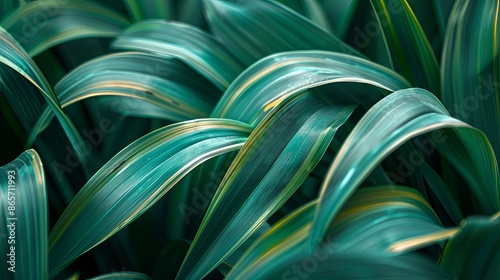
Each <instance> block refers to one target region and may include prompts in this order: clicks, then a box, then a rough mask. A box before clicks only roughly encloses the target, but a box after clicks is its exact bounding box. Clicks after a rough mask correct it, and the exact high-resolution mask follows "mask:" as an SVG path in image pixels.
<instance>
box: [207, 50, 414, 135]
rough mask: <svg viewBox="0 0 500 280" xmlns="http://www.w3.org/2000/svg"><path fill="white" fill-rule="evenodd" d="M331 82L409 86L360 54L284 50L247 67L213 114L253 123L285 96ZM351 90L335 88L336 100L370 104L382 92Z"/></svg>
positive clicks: (390, 86)
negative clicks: (345, 90) (342, 92)
mask: <svg viewBox="0 0 500 280" xmlns="http://www.w3.org/2000/svg"><path fill="white" fill-rule="evenodd" d="M331 83H360V84H368V85H373V86H375V87H378V88H380V89H383V90H387V91H394V90H398V89H403V88H406V87H408V86H409V84H408V83H407V82H406V81H405V80H404V79H403V78H402V77H400V76H399V75H397V74H396V73H394V72H393V71H391V70H389V69H387V68H385V67H382V66H380V65H377V64H375V63H372V62H369V61H367V60H365V59H362V58H357V57H354V56H350V55H345V54H340V53H333V52H325V51H293V52H284V53H279V54H275V55H271V56H268V57H266V58H264V59H262V60H260V61H259V62H257V63H255V64H254V65H252V66H251V67H249V68H247V70H245V72H243V73H242V74H241V75H240V76H239V77H238V78H237V79H236V80H235V81H234V82H233V83H232V84H231V86H230V87H229V88H228V89H227V90H226V92H225V93H224V95H223V96H222V98H221V99H220V100H219V103H218V104H217V106H216V107H215V109H214V111H213V112H212V117H223V118H230V119H236V120H240V121H242V122H246V123H249V124H251V125H255V124H257V123H258V122H259V121H260V120H262V118H263V117H264V116H265V115H267V114H268V113H269V111H270V110H271V109H273V108H274V107H275V106H276V104H278V103H279V102H280V101H282V100H283V99H285V98H287V97H289V96H292V95H295V94H297V93H298V92H301V91H303V90H305V89H307V88H314V87H317V86H320V85H325V84H331ZM350 93H351V95H341V93H339V94H338V95H337V96H335V99H334V100H336V101H344V103H345V104H356V105H357V104H363V105H365V106H370V105H371V104H373V103H374V102H376V101H377V100H379V99H381V98H382V97H383V96H384V95H382V94H380V93H378V92H377V91H370V92H366V89H365V90H363V91H361V92H355V91H352V92H350Z"/></svg>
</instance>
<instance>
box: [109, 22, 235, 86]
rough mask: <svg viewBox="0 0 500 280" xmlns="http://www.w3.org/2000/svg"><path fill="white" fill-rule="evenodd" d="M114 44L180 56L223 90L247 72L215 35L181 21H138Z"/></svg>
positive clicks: (163, 54)
mask: <svg viewBox="0 0 500 280" xmlns="http://www.w3.org/2000/svg"><path fill="white" fill-rule="evenodd" d="M112 47H113V48H114V49H118V50H132V51H143V52H148V53H154V54H157V55H162V56H174V57H177V58H178V59H180V60H182V61H184V62H185V63H186V64H188V65H189V66H191V67H192V68H193V69H194V70H195V71H197V72H199V73H200V74H201V75H203V76H204V77H205V78H207V79H208V80H209V81H211V82H212V83H213V84H214V85H215V86H217V87H218V88H219V89H221V90H225V89H226V88H227V87H228V86H229V84H230V83H231V82H232V81H233V80H234V78H236V76H237V75H238V74H240V72H242V71H243V66H242V65H241V63H240V62H238V59H237V58H235V57H234V56H233V55H232V54H231V53H230V52H229V51H228V50H227V49H226V48H225V46H224V45H223V44H221V43H220V42H219V41H218V40H217V39H216V38H215V37H214V36H212V35H211V34H208V33H207V32H205V31H203V30H201V29H198V28H197V27H195V26H191V25H188V24H184V23H179V22H167V21H162V20H147V21H143V22H140V23H136V24H135V25H133V26H131V27H130V28H128V29H127V30H125V31H124V32H123V33H122V34H121V35H120V36H118V38H117V39H116V40H115V41H114V42H113V45H112Z"/></svg>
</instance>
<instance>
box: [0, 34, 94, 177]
mask: <svg viewBox="0 0 500 280" xmlns="http://www.w3.org/2000/svg"><path fill="white" fill-rule="evenodd" d="M0 77H1V78H0V81H1V83H2V84H4V85H5V88H4V89H2V92H3V94H4V95H5V97H6V98H7V100H8V101H9V104H10V105H11V106H13V110H14V111H15V112H16V114H17V116H18V118H19V120H20V122H21V123H22V124H23V126H24V129H25V130H26V131H30V130H31V129H32V128H33V125H34V124H35V121H36V119H37V116H38V115H39V113H40V112H41V110H42V109H41V107H42V104H43V101H42V98H40V95H41V96H42V97H43V99H44V100H45V102H46V103H47V104H48V106H49V108H50V109H51V110H52V111H53V112H54V114H55V116H56V118H57V119H58V121H59V123H60V124H61V126H62V127H63V129H64V132H65V133H66V135H67V137H68V138H69V141H70V143H71V145H72V147H73V148H74V150H75V153H76V155H77V156H78V158H79V162H80V163H81V165H82V167H83V168H84V171H88V169H87V168H86V167H87V164H88V161H89V160H88V157H87V155H88V153H87V149H86V148H85V146H84V144H83V140H82V139H81V137H80V134H79V133H78V131H77V130H76V128H75V126H74V125H73V123H72V122H71V120H70V119H69V118H68V117H67V116H66V115H65V114H64V112H63V111H62V109H61V106H60V104H59V102H58V100H57V97H56V96H55V93H54V92H53V91H52V89H51V88H50V85H49V84H48V82H47V80H46V79H45V78H44V76H43V75H42V73H41V72H40V70H39V69H38V67H37V66H36V64H35V63H34V62H33V60H31V58H30V57H29V56H28V55H27V54H26V53H25V52H24V50H23V49H22V48H21V47H20V46H19V45H18V43H17V42H16V41H15V40H14V38H12V36H10V35H9V34H8V33H7V32H6V31H5V30H4V29H2V28H1V27H0Z"/></svg>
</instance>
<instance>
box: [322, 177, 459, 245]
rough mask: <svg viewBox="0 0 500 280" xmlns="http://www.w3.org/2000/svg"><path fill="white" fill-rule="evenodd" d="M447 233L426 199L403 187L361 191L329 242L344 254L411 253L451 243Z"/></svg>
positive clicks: (341, 215)
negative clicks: (355, 252)
mask: <svg viewBox="0 0 500 280" xmlns="http://www.w3.org/2000/svg"><path fill="white" fill-rule="evenodd" d="M456 231H457V230H456V229H454V228H451V229H445V228H443V226H442V225H441V222H440V221H439V218H438V217H437V215H436V213H434V210H433V209H432V207H431V206H430V205H429V203H428V202H427V201H426V200H425V198H424V197H423V196H422V195H421V194H420V193H419V192H418V191H417V190H415V189H412V188H409V187H402V186H373V187H368V188H364V189H360V190H359V191H358V192H356V194H355V195H354V196H353V197H352V199H350V200H349V201H348V202H347V204H346V205H345V206H344V207H343V208H342V211H341V212H340V213H339V215H338V216H337V217H336V218H335V220H334V221H333V223H332V224H331V225H330V228H329V230H328V232H327V234H326V237H325V242H326V243H327V244H329V245H333V246H334V247H333V248H332V249H334V250H335V251H336V252H340V251H351V252H352V251H360V252H366V251H372V252H373V251H376V252H380V253H383V252H385V253H395V254H401V253H407V252H409V251H413V250H415V249H420V247H425V246H428V245H431V244H433V243H436V242H437V241H439V240H444V239H447V238H449V237H451V236H453V235H454V234H455V233H456Z"/></svg>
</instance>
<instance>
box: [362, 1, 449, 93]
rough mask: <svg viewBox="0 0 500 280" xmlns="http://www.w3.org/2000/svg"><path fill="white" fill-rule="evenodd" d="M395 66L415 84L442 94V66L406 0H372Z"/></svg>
mask: <svg viewBox="0 0 500 280" xmlns="http://www.w3.org/2000/svg"><path fill="white" fill-rule="evenodd" d="M371 3H372V5H373V8H374V9H375V11H376V13H375V15H376V16H377V18H378V22H379V28H381V29H382V30H383V32H384V36H385V39H386V43H387V47H388V50H389V52H390V56H391V57H392V62H393V63H394V67H395V69H396V70H397V71H398V72H399V73H401V74H403V76H404V77H405V78H406V79H408V81H410V83H411V84H412V85H414V86H418V87H421V88H425V89H427V90H430V91H431V92H432V93H435V94H437V96H438V97H439V96H440V95H439V92H440V87H439V75H440V74H439V67H438V63H437V60H436V56H435V55H434V51H433V50H432V47H431V45H430V44H429V41H428V40H427V37H426V35H425V33H424V30H423V29H422V27H421V26H420V23H419V22H418V20H417V18H416V17H415V15H414V14H413V11H412V10H411V8H410V5H408V2H407V1H406V0H394V1H387V0H371Z"/></svg>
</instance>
